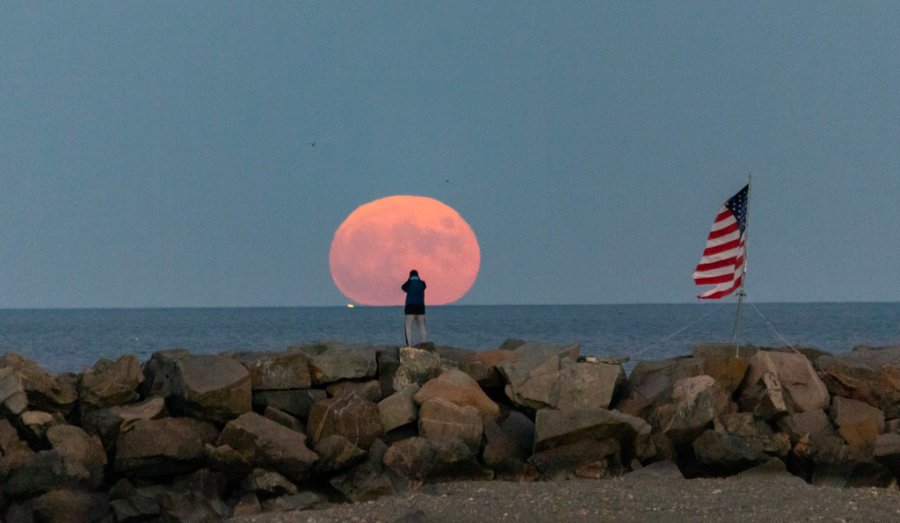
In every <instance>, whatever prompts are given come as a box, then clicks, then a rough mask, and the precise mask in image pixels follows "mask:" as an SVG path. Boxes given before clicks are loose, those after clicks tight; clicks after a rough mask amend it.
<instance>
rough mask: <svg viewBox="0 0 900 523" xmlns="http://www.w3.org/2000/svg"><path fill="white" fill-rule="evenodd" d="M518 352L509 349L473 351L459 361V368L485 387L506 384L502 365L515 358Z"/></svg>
mask: <svg viewBox="0 0 900 523" xmlns="http://www.w3.org/2000/svg"><path fill="white" fill-rule="evenodd" d="M515 357H516V353H515V352H513V351H512V350H508V349H494V350H486V351H481V352H473V353H472V354H469V355H468V356H467V357H466V358H465V359H464V360H462V361H460V362H459V370H461V371H463V372H465V373H466V374H468V375H469V376H472V379H474V380H475V381H477V382H478V384H479V385H481V386H482V387H484V388H496V387H502V386H503V385H504V381H503V375H502V374H501V373H500V365H502V364H503V363H504V362H508V361H512V360H513V359H515Z"/></svg>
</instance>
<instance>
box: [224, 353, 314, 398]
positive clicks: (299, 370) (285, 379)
mask: <svg viewBox="0 0 900 523" xmlns="http://www.w3.org/2000/svg"><path fill="white" fill-rule="evenodd" d="M240 361H241V363H243V364H244V366H245V367H247V371H248V372H249V373H250V384H251V387H252V388H253V391H254V392H255V391H258V390H292V389H308V388H310V387H311V386H312V377H311V376H310V373H309V361H308V359H307V357H306V355H305V354H303V353H302V352H282V353H277V354H269V353H256V354H254V353H250V354H246V355H243V357H242V358H240Z"/></svg>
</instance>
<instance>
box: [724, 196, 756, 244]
mask: <svg viewBox="0 0 900 523" xmlns="http://www.w3.org/2000/svg"><path fill="white" fill-rule="evenodd" d="M749 192H750V185H745V186H744V188H743V189H741V190H740V191H738V193H737V194H735V195H734V196H732V197H731V198H729V199H728V201H727V202H725V207H726V208H728V210H729V211H731V214H733V215H734V219H735V220H737V222H738V227H740V229H741V234H744V230H745V229H746V228H747V195H748V193H749Z"/></svg>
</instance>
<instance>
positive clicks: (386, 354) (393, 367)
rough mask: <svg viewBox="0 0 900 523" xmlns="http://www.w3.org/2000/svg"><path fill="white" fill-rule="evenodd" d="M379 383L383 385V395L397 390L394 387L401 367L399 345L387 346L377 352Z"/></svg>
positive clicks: (383, 396)
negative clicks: (395, 377)
mask: <svg viewBox="0 0 900 523" xmlns="http://www.w3.org/2000/svg"><path fill="white" fill-rule="evenodd" d="M375 359H376V362H377V363H378V384H379V386H380V387H381V397H382V398H386V397H388V396H390V395H391V394H393V393H395V392H397V389H395V388H394V376H395V375H396V374H397V369H399V368H400V353H399V350H398V348H397V347H390V348H385V349H382V350H380V351H378V352H377V354H376V357H375Z"/></svg>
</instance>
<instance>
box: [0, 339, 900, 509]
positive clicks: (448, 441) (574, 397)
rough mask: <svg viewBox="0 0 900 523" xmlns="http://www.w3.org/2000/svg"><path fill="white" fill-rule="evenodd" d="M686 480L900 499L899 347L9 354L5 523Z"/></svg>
mask: <svg viewBox="0 0 900 523" xmlns="http://www.w3.org/2000/svg"><path fill="white" fill-rule="evenodd" d="M659 462H665V463H669V465H670V466H671V467H672V469H673V470H677V471H678V473H679V474H680V475H683V476H684V477H688V478H692V477H709V476H729V475H735V474H739V473H742V472H744V471H746V470H748V469H752V468H756V467H764V468H765V469H767V470H769V469H772V468H775V469H780V470H786V471H788V472H790V473H791V474H794V475H795V476H799V477H801V478H803V479H804V480H805V481H807V482H809V483H812V484H827V485H832V486H846V487H859V486H875V487H892V488H896V486H897V478H898V477H900V347H888V348H857V349H854V350H853V351H852V352H849V353H845V354H840V355H830V354H826V353H823V352H821V351H817V350H814V349H801V350H800V351H795V350H792V349H783V348H760V347H744V348H742V349H741V351H740V354H738V355H735V354H734V350H733V348H732V347H729V346H716V345H708V346H699V347H695V348H694V349H693V351H692V354H691V355H689V356H683V357H678V358H672V359H667V360H663V361H641V362H638V363H637V364H636V365H635V366H634V368H633V370H632V371H631V373H630V376H627V377H626V373H625V371H624V369H623V367H622V365H621V364H620V363H619V362H615V361H607V360H602V359H598V358H593V357H582V356H581V355H580V350H579V346H578V345H577V344H572V345H552V344H545V343H535V342H525V341H521V340H509V341H507V342H505V343H504V344H503V345H502V346H501V347H499V348H498V349H495V350H488V351H481V352H477V351H470V350H465V349H458V348H453V347H444V346H435V345H433V344H422V345H419V346H416V347H383V346H377V347H376V346H360V345H344V344H339V343H321V344H310V345H302V346H296V347H289V348H287V349H286V350H284V351H281V352H243V353H222V354H218V355H208V354H203V355H198V354H191V353H190V352H189V351H187V350H184V349H174V350H166V351H161V352H157V353H154V354H153V355H152V356H151V357H150V359H149V360H147V361H146V362H143V363H141V362H139V361H138V360H137V359H136V358H135V357H134V356H123V357H121V358H119V359H117V360H116V361H109V360H101V361H98V362H97V363H96V364H95V365H94V366H92V367H91V368H88V369H86V370H84V371H83V372H81V373H78V374H59V375H52V374H49V373H47V372H45V371H44V370H43V369H41V368H40V367H39V366H38V365H36V364H35V363H34V362H31V361H29V360H27V359H25V358H22V357H21V356H18V355H17V354H15V353H6V354H4V355H3V356H2V357H0V516H2V519H3V520H5V521H85V522H93V521H102V522H129V521H157V520H158V521H218V520H222V519H225V518H229V517H232V516H246V515H253V514H258V513H260V512H265V511H283V510H296V509H304V508H314V507H319V506H322V505H324V504H327V503H333V502H340V501H354V502H356V501H365V500H371V499H374V498H377V497H379V496H383V495H389V494H394V493H398V492H402V491H405V490H408V489H411V488H416V487H418V486H420V485H421V484H423V483H426V482H441V481H452V480H491V479H493V480H507V481H543V480H566V479H571V478H590V479H602V478H606V477H613V476H619V475H623V474H628V473H631V472H633V471H637V470H639V469H642V468H644V467H647V466H649V465H654V466H657V464H658V463H659Z"/></svg>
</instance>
